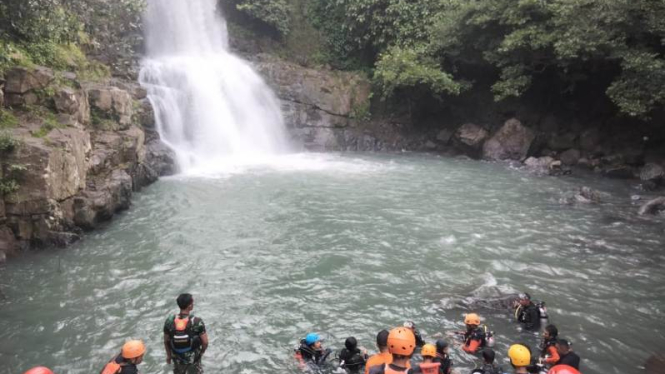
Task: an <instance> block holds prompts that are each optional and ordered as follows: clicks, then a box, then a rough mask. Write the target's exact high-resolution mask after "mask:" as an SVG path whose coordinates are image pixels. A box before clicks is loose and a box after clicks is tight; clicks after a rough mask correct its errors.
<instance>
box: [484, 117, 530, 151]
mask: <svg viewBox="0 0 665 374" xmlns="http://www.w3.org/2000/svg"><path fill="white" fill-rule="evenodd" d="M535 138H536V136H535V134H534V133H533V131H531V129H529V128H527V127H525V126H523V125H522V123H521V122H520V121H518V120H517V119H515V118H512V119H510V120H508V121H506V123H505V124H504V125H503V126H502V127H501V128H500V129H499V131H497V132H496V134H494V136H492V138H490V140H488V141H487V142H485V145H484V146H483V158H484V159H486V160H495V161H499V160H518V161H523V160H524V159H526V156H527V154H528V152H529V148H531V143H533V140H534V139H535Z"/></svg>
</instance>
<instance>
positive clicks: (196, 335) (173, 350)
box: [164, 293, 208, 374]
mask: <svg viewBox="0 0 665 374" xmlns="http://www.w3.org/2000/svg"><path fill="white" fill-rule="evenodd" d="M176 302H177V304H178V308H180V313H178V314H172V315H170V316H169V317H168V318H167V319H166V322H165V323H164V349H165V350H166V363H167V364H169V365H170V364H171V362H173V373H174V374H201V373H203V367H202V366H201V358H202V357H203V354H204V353H205V351H206V349H207V348H208V333H207V332H206V327H205V324H204V323H203V320H202V319H201V318H199V317H196V316H194V314H193V313H192V310H193V309H194V297H193V296H192V295H191V294H188V293H183V294H180V295H179V296H178V298H177V300H176Z"/></svg>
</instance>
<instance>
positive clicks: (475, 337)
mask: <svg viewBox="0 0 665 374" xmlns="http://www.w3.org/2000/svg"><path fill="white" fill-rule="evenodd" d="M464 324H465V325H466V332H464V345H463V346H462V349H463V350H464V352H466V353H471V354H474V353H476V352H478V350H479V349H480V348H483V347H485V345H486V344H487V342H486V340H485V331H483V329H482V328H480V316H478V315H477V314H476V313H470V314H467V315H466V317H464Z"/></svg>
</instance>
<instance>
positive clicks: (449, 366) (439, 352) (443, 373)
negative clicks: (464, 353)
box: [433, 339, 453, 374]
mask: <svg viewBox="0 0 665 374" xmlns="http://www.w3.org/2000/svg"><path fill="white" fill-rule="evenodd" d="M435 347H436V357H434V360H433V361H434V362H440V363H441V366H440V367H439V373H440V374H450V372H451V371H452V370H453V362H452V360H451V359H450V356H449V355H448V349H449V347H448V342H447V341H445V340H443V339H439V340H437V341H436V344H435Z"/></svg>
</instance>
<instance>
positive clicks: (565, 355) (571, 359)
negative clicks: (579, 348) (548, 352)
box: [556, 339, 580, 370]
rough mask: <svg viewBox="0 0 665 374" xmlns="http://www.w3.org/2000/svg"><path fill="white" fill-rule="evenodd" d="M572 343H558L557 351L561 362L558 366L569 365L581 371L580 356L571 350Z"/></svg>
mask: <svg viewBox="0 0 665 374" xmlns="http://www.w3.org/2000/svg"><path fill="white" fill-rule="evenodd" d="M571 345H572V343H570V342H569V341H568V340H566V339H559V340H557V342H556V350H557V351H558V352H559V357H560V359H559V362H557V363H556V364H557V365H568V366H572V367H574V368H575V369H577V370H580V356H578V355H577V354H576V353H575V352H573V351H572V350H571V349H570V346H571Z"/></svg>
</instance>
